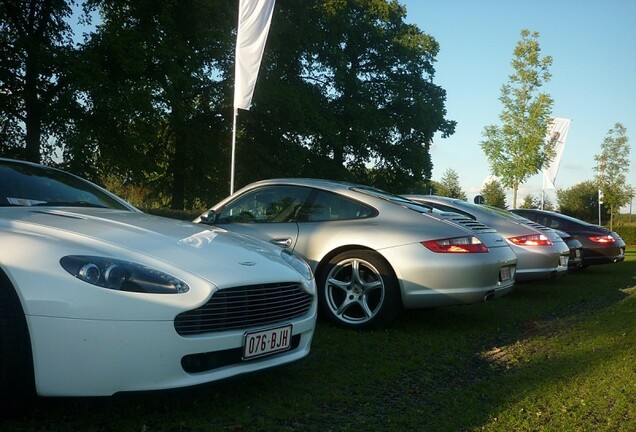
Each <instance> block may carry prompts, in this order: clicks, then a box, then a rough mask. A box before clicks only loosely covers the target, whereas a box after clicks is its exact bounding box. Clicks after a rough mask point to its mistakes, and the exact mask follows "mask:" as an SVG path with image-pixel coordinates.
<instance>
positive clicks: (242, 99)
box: [234, 0, 275, 110]
mask: <svg viewBox="0 0 636 432" xmlns="http://www.w3.org/2000/svg"><path fill="white" fill-rule="evenodd" d="M274 1H275V0H240V2H239V17H238V31H237V35H236V65H235V72H234V73H235V77H234V108H241V109H244V110H249V109H250V105H251V104H252V95H253V94H254V86H255V85H256V77H257V76H258V69H259V68H260V66H261V59H262V58H263V51H264V50H265V41H266V40H267V33H268V32H269V25H270V23H271V22H272V14H273V12H274Z"/></svg>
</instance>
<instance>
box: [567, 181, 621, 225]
mask: <svg viewBox="0 0 636 432" xmlns="http://www.w3.org/2000/svg"><path fill="white" fill-rule="evenodd" d="M556 194H557V202H558V204H559V212H561V213H563V214H566V215H570V216H572V217H575V218H578V219H582V220H584V221H587V222H590V223H598V187H597V185H596V182H594V181H591V180H588V181H584V182H581V183H578V184H576V185H574V186H572V187H571V188H568V189H557V191H556ZM601 212H602V213H601V216H602V217H603V218H604V219H605V218H607V216H608V214H609V213H608V210H607V207H605V206H604V205H603V206H601Z"/></svg>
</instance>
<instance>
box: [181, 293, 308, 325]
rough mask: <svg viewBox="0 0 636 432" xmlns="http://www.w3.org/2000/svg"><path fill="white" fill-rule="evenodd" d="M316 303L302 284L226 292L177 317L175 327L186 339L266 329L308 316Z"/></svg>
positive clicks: (213, 296) (217, 294)
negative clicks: (247, 329)
mask: <svg viewBox="0 0 636 432" xmlns="http://www.w3.org/2000/svg"><path fill="white" fill-rule="evenodd" d="M312 301H313V296H312V295H311V294H309V293H307V291H305V290H304V289H303V287H302V286H301V285H300V284H298V283H274V284H262V285H248V286H241V287H234V288H226V289H222V290H219V291H217V292H216V293H214V295H212V297H211V298H210V300H209V301H208V302H207V303H206V304H204V305H203V306H201V307H199V308H197V309H194V310H191V311H187V312H183V313H180V314H179V315H177V317H176V318H175V320H174V327H175V329H176V330H177V333H179V334H180V335H182V336H187V335H196V334H202V333H210V332H217V331H224V330H236V329H243V328H253V327H262V326H266V325H271V324H274V323H278V322H283V321H289V320H291V319H293V318H297V317H300V316H302V315H304V314H306V313H307V312H308V311H309V309H310V308H311V304H312Z"/></svg>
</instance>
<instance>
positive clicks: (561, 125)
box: [543, 117, 572, 189]
mask: <svg viewBox="0 0 636 432" xmlns="http://www.w3.org/2000/svg"><path fill="white" fill-rule="evenodd" d="M571 122H572V120H571V119H564V118H558V117H555V118H554V121H553V122H552V124H550V127H549V128H548V133H547V136H546V139H547V140H551V139H552V138H554V137H556V141H555V143H554V150H555V155H554V159H552V162H550V166H548V167H547V168H544V169H543V189H556V186H555V185H556V176H557V171H559V164H560V163H561V155H562V154H563V148H564V147H565V140H566V138H567V137H568V131H569V130H570V123H571Z"/></svg>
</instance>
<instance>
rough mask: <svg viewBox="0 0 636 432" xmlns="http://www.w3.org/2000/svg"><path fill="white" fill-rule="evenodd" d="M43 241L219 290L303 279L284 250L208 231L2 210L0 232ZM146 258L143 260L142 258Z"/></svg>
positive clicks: (92, 211)
mask: <svg viewBox="0 0 636 432" xmlns="http://www.w3.org/2000/svg"><path fill="white" fill-rule="evenodd" d="M5 229H8V230H15V231H20V232H28V233H32V234H37V235H42V236H45V237H47V238H52V239H55V240H56V241H58V242H62V243H60V246H61V249H62V250H64V251H65V252H64V253H68V251H69V250H72V249H73V247H74V245H77V246H78V248H77V249H78V252H77V253H78V254H86V253H87V250H88V252H90V250H91V249H92V250H93V251H92V252H93V253H94V254H96V255H102V256H104V255H106V256H107V254H108V252H109V251H110V252H111V253H114V254H118V256H116V257H117V258H123V256H121V255H120V254H123V255H125V256H127V259H131V260H134V258H135V256H138V258H139V259H140V260H143V261H146V262H147V259H148V258H149V259H151V260H160V261H162V262H164V263H166V264H168V265H171V266H175V267H178V268H180V269H182V270H184V271H187V272H188V273H193V274H196V275H197V276H199V277H201V278H204V279H206V280H208V281H209V282H211V283H213V284H215V285H217V286H219V287H221V288H222V287H227V286H232V284H236V281H237V275H240V280H241V283H242V284H246V285H247V284H251V283H268V282H279V281H298V280H300V278H301V276H300V274H299V273H297V272H296V271H294V270H292V268H291V267H290V266H289V265H287V264H286V263H285V262H284V261H283V260H282V259H281V257H280V249H279V248H277V247H276V246H273V245H269V244H267V243H265V242H262V241H260V240H256V239H252V238H250V237H245V236H240V235H237V234H234V233H229V232H227V231H225V230H221V229H218V228H212V227H209V226H206V225H199V224H193V223H190V222H184V221H179V220H173V219H168V218H162V217H157V216H152V215H149V214H145V213H140V212H130V211H119V210H111V209H96V208H86V209H84V208H60V207H57V208H53V207H41V208H40V207H38V208H35V207H16V208H3V209H0V231H2V230H5ZM139 255H143V257H139Z"/></svg>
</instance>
